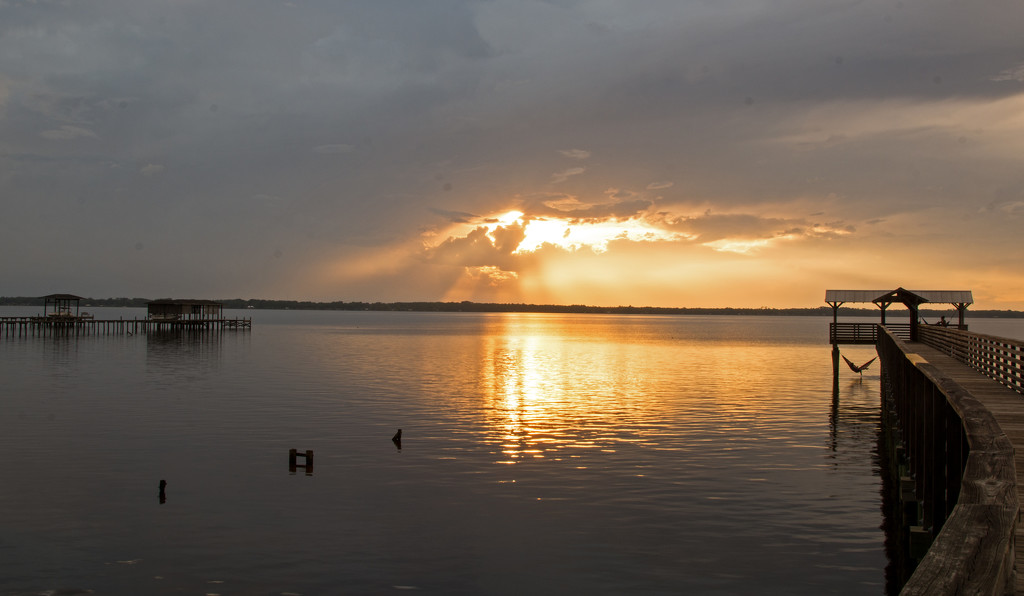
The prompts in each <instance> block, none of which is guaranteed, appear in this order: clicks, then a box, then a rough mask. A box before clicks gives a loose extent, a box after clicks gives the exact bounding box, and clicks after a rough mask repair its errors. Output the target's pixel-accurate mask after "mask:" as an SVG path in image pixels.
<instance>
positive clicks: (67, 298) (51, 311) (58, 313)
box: [43, 294, 82, 318]
mask: <svg viewBox="0 0 1024 596" xmlns="http://www.w3.org/2000/svg"><path fill="white" fill-rule="evenodd" d="M81 299H82V297H81V296H75V295H74V294H50V295H49V296H43V316H44V317H68V318H70V317H76V318H77V317H78V316H79V314H78V304H79V301H80V300H81ZM51 307H52V308H51Z"/></svg>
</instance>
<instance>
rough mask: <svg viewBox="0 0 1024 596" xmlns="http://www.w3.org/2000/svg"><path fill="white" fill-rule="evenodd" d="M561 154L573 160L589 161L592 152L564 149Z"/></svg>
mask: <svg viewBox="0 0 1024 596" xmlns="http://www.w3.org/2000/svg"><path fill="white" fill-rule="evenodd" d="M559 153H561V154H562V155H564V156H566V157H569V158H572V159H587V158H589V157H590V152H589V151H584V150H583V149H562V150H561V151H559Z"/></svg>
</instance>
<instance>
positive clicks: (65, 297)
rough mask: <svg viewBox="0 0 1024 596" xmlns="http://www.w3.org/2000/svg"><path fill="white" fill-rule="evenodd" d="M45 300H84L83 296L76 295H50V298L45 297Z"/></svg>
mask: <svg viewBox="0 0 1024 596" xmlns="http://www.w3.org/2000/svg"><path fill="white" fill-rule="evenodd" d="M43 299H44V300H82V297H81V296H75V295H74V294H50V295H49V296H43Z"/></svg>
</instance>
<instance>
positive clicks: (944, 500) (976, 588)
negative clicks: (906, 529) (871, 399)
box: [877, 331, 1019, 596]
mask: <svg viewBox="0 0 1024 596" xmlns="http://www.w3.org/2000/svg"><path fill="white" fill-rule="evenodd" d="M877 347H878V353H879V357H880V359H881V361H882V367H883V392H884V394H885V395H886V396H887V397H888V398H889V399H887V403H888V404H891V408H890V407H889V406H884V407H883V418H886V419H891V418H893V417H895V418H896V419H898V422H899V424H898V428H899V429H900V433H901V436H902V441H901V445H900V447H899V449H901V450H902V451H903V452H904V455H905V457H906V461H907V463H908V466H909V470H908V471H907V473H908V474H909V476H908V477H906V478H904V479H901V483H902V482H903V481H906V482H907V483H908V484H909V485H910V486H911V487H912V489H913V491H912V492H913V495H912V496H911V497H910V498H912V499H916V500H917V502H918V503H919V504H920V507H918V508H917V510H918V511H919V512H920V519H919V520H918V522H919V525H918V526H917V528H916V530H917V531H918V532H919V533H927V534H929V535H930V537H931V538H932V543H931V546H930V547H929V548H928V551H927V554H925V556H924V558H923V559H922V560H921V562H920V563H919V564H918V566H917V569H916V570H915V571H914V573H913V575H912V576H911V577H910V579H909V580H908V582H907V583H906V584H905V586H904V587H903V591H902V592H901V594H905V595H907V596H917V595H922V596H924V595H928V596H933V595H945V594H949V595H952V594H992V595H995V594H1006V593H1008V592H1012V590H1013V578H1014V571H1013V563H1014V534H1015V531H1016V525H1017V514H1018V509H1019V503H1018V499H1017V486H1016V470H1015V466H1014V454H1013V445H1012V444H1011V442H1010V440H1009V439H1008V438H1007V436H1006V434H1005V433H1003V431H1002V429H1000V428H999V424H998V423H997V422H996V420H995V418H994V417H993V416H992V414H991V413H990V412H989V411H988V410H987V409H986V408H985V407H984V406H983V405H982V404H981V403H980V402H979V401H978V400H977V399H975V398H974V397H973V396H972V395H971V394H970V393H969V392H968V391H966V390H965V389H964V388H963V387H962V386H961V385H959V384H958V383H956V382H955V381H953V380H952V379H949V378H948V377H942V376H941V373H940V371H939V370H938V369H937V368H935V367H934V366H933V365H931V364H929V363H927V362H925V361H924V360H923V359H922V358H921V357H919V356H916V355H915V354H913V353H912V351H911V350H910V348H909V347H908V345H907V344H906V343H904V342H903V341H902V340H900V339H898V338H897V337H895V336H894V335H893V334H892V333H891V332H889V331H886V332H884V333H882V334H881V335H880V336H879V341H878V344H877ZM888 423H891V420H890V422H887V424H888Z"/></svg>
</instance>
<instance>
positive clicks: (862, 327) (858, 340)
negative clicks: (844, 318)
mask: <svg viewBox="0 0 1024 596" xmlns="http://www.w3.org/2000/svg"><path fill="white" fill-rule="evenodd" d="M885 328H886V329H889V330H890V331H891V332H892V333H894V334H895V335H896V337H898V338H900V339H903V340H907V339H910V323H886V325H885ZM878 329H879V324H878V323H829V327H828V343H830V344H872V345H874V344H876V343H878Z"/></svg>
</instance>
